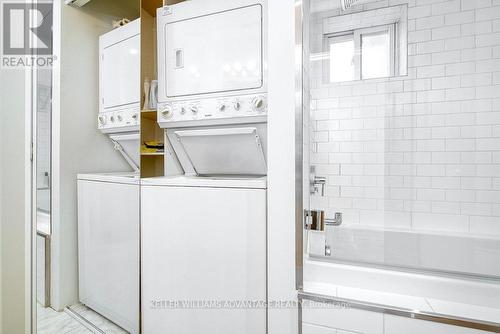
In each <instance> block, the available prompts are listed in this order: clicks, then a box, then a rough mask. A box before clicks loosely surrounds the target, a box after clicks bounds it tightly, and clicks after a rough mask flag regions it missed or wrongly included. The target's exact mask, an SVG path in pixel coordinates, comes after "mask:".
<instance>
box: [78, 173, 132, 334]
mask: <svg viewBox="0 0 500 334" xmlns="http://www.w3.org/2000/svg"><path fill="white" fill-rule="evenodd" d="M139 193H140V192H139V177H138V175H137V174H135V173H111V174H79V175H78V269H79V298H80V301H81V302H82V303H83V304H85V305H87V306H88V307H90V308H91V309H93V310H95V311H96V312H98V313H100V314H101V315H103V316H104V317H106V318H107V319H109V320H111V321H113V322H114V323H116V324H117V325H119V326H121V327H122V328H123V329H125V330H126V331H128V332H130V333H139V272H140V270H139V260H140V256H139Z"/></svg>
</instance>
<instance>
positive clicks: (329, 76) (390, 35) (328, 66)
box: [323, 5, 408, 83]
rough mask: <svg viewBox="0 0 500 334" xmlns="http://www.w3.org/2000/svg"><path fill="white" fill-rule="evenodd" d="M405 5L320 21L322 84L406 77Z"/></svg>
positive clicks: (406, 19) (406, 18) (406, 25)
mask: <svg viewBox="0 0 500 334" xmlns="http://www.w3.org/2000/svg"><path fill="white" fill-rule="evenodd" d="M407 10H408V8H407V6H406V5H401V6H393V7H386V8H381V9H376V10H370V11H365V12H362V13H352V14H346V15H338V16H332V17H327V18H325V19H323V55H324V57H323V59H324V67H325V68H324V71H323V73H324V75H325V77H324V79H325V82H326V83H335V82H346V81H353V80H365V79H375V78H386V77H392V76H398V75H406V74H407V58H408V51H407V50H408V45H407V30H408V14H407Z"/></svg>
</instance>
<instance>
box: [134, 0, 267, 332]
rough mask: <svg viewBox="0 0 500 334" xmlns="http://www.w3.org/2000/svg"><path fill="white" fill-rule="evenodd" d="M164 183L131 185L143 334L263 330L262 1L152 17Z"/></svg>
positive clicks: (209, 4) (164, 11) (191, 4)
mask: <svg viewBox="0 0 500 334" xmlns="http://www.w3.org/2000/svg"><path fill="white" fill-rule="evenodd" d="M157 32H158V81H159V89H158V98H159V101H158V123H159V125H160V127H162V128H163V129H164V130H165V131H164V133H165V162H166V163H165V175H166V176H165V177H158V178H150V179H142V180H141V184H142V186H141V238H142V239H141V240H142V276H141V277H142V324H143V332H144V333H176V334H192V333H224V334H226V333H227V334H230V333H238V334H245V333H246V334H261V333H262V334H264V333H266V313H267V310H266V306H265V302H266V296H267V283H266V273H267V268H266V256H267V254H266V237H267V218H266V211H267V196H266V194H267V190H266V189H267V182H266V175H267V164H266V160H267V157H266V154H267V149H266V147H267V103H266V99H267V82H266V81H267V79H266V49H267V48H266V40H267V8H266V2H265V0H232V1H223V0H215V1H186V2H182V3H179V4H176V5H173V6H169V7H163V8H160V9H158V13H157Z"/></svg>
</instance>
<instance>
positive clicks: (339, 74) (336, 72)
mask: <svg viewBox="0 0 500 334" xmlns="http://www.w3.org/2000/svg"><path fill="white" fill-rule="evenodd" d="M329 41H330V82H341V81H351V80H354V79H355V65H354V55H355V53H354V51H355V47H354V36H353V35H349V36H341V37H331V38H330V39H329Z"/></svg>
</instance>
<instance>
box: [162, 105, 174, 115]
mask: <svg viewBox="0 0 500 334" xmlns="http://www.w3.org/2000/svg"><path fill="white" fill-rule="evenodd" d="M160 113H161V116H162V117H163V118H170V117H172V115H173V113H174V112H173V110H172V107H171V106H166V107H164V108H163V109H161V110H160Z"/></svg>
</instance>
